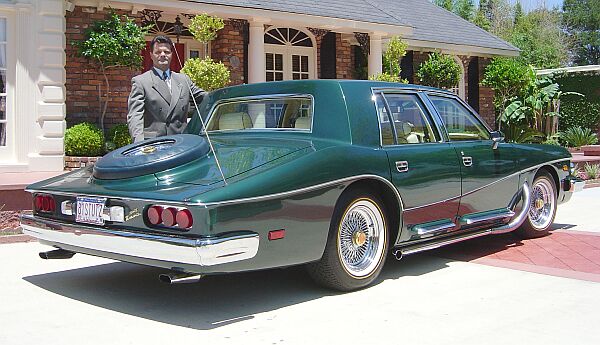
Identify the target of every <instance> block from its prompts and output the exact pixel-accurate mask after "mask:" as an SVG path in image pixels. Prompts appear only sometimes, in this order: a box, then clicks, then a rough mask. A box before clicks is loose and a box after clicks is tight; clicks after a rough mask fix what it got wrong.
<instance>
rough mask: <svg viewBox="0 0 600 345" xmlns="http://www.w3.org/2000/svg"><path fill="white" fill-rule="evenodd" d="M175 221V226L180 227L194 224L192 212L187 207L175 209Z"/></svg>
mask: <svg viewBox="0 0 600 345" xmlns="http://www.w3.org/2000/svg"><path fill="white" fill-rule="evenodd" d="M175 219H176V221H177V226H178V227H180V228H182V229H187V228H191V227H192V224H194V218H192V212H190V210H188V209H185V208H184V209H183V210H179V211H177V216H176V217H175Z"/></svg>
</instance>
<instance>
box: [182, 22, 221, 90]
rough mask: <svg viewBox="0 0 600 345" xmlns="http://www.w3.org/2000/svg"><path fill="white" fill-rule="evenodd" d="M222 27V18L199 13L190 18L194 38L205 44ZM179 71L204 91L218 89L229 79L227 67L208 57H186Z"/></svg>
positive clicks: (190, 27)
mask: <svg viewBox="0 0 600 345" xmlns="http://www.w3.org/2000/svg"><path fill="white" fill-rule="evenodd" d="M224 27H225V24H224V23H223V19H221V18H218V17H213V16H210V15H208V14H199V15H196V16H194V18H192V20H191V23H190V25H189V30H190V32H191V33H192V35H193V36H194V38H195V39H196V40H198V41H200V42H202V43H205V44H206V43H208V42H210V41H212V40H214V39H215V38H217V33H218V31H219V30H221V29H222V28H224ZM206 47H208V46H206ZM207 55H208V54H207ZM181 72H182V73H185V74H186V75H187V76H188V77H190V79H191V80H192V81H193V82H194V84H196V85H197V86H198V87H200V88H202V89H204V90H206V91H212V90H216V89H220V88H222V87H224V86H227V84H229V83H230V81H231V80H230V72H229V69H227V67H226V66H225V65H224V64H223V63H222V62H216V61H213V60H212V59H211V58H209V57H206V58H204V59H197V58H194V59H188V60H187V61H186V62H185V64H184V66H183V68H182V69H181Z"/></svg>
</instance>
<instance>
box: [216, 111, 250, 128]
mask: <svg viewBox="0 0 600 345" xmlns="http://www.w3.org/2000/svg"><path fill="white" fill-rule="evenodd" d="M246 128H252V119H250V115H248V114H247V113H229V114H223V115H221V116H220V117H219V130H235V129H246Z"/></svg>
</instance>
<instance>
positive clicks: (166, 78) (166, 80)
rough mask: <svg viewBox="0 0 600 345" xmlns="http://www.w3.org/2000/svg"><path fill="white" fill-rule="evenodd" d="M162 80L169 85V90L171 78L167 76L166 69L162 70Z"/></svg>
mask: <svg viewBox="0 0 600 345" xmlns="http://www.w3.org/2000/svg"><path fill="white" fill-rule="evenodd" d="M163 80H164V81H165V83H167V86H168V87H169V91H171V78H169V75H168V74H167V71H164V72H163Z"/></svg>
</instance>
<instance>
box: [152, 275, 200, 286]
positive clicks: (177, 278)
mask: <svg viewBox="0 0 600 345" xmlns="http://www.w3.org/2000/svg"><path fill="white" fill-rule="evenodd" d="M202 277H204V276H203V275H201V274H191V273H163V274H159V275H158V279H159V280H160V281H161V282H163V283H167V284H171V285H173V284H191V283H197V282H198V281H200V279H201V278H202Z"/></svg>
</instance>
